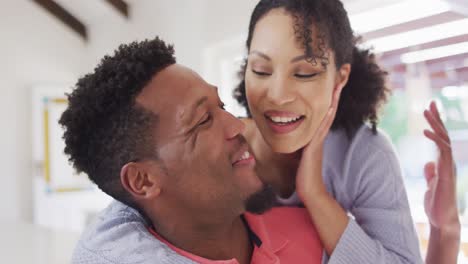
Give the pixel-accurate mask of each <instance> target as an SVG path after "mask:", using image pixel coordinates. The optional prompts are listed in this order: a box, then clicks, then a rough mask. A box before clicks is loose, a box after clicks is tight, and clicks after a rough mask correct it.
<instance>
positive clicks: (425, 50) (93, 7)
mask: <svg viewBox="0 0 468 264" xmlns="http://www.w3.org/2000/svg"><path fill="white" fill-rule="evenodd" d="M35 1H36V2H55V3H56V4H58V5H60V6H61V7H62V8H63V9H64V10H65V11H67V12H68V13H69V14H70V15H72V16H73V17H74V18H75V19H76V20H78V21H79V22H81V23H82V25H83V26H84V27H85V28H89V27H91V26H93V25H95V24H98V23H99V22H100V21H102V19H128V12H129V10H130V8H131V7H135V6H138V5H144V4H145V1H136V0H125V1H124V0H102V1H70V0H55V1H50V0H35ZM207 1H209V0H207ZM213 1H214V0H213ZM343 2H344V4H345V7H346V9H347V10H348V14H349V15H350V20H351V24H352V26H353V29H354V30H355V31H356V33H358V34H360V35H362V36H363V38H364V40H365V45H366V46H370V47H373V48H374V50H375V52H376V53H377V54H378V57H379V60H380V63H381V64H382V65H383V66H384V67H385V68H386V69H387V70H388V71H389V72H391V73H392V74H391V75H390V82H391V84H392V86H393V87H394V88H402V87H404V82H405V73H406V72H407V67H408V65H410V64H412V65H419V66H421V65H425V66H427V69H428V72H429V73H430V76H431V82H432V86H433V87H434V88H442V87H444V86H449V85H461V84H463V83H468V1H467V0H379V1H375V0H343ZM116 4H117V6H116ZM119 4H120V6H122V5H125V6H126V8H127V14H125V13H123V12H122V10H119V9H118V8H117V7H118V5H119ZM85 38H86V37H85Z"/></svg>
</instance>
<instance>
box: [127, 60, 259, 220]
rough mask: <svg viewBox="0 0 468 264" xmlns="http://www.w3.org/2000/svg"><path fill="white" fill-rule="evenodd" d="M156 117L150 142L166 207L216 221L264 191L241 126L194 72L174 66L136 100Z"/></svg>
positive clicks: (215, 89)
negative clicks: (160, 166)
mask: <svg viewBox="0 0 468 264" xmlns="http://www.w3.org/2000/svg"><path fill="white" fill-rule="evenodd" d="M136 101H137V103H138V104H140V105H142V106H143V107H144V108H146V109H148V110H150V111H152V112H153V113H155V114H156V115H157V116H158V119H157V120H158V121H157V123H156V125H155V128H154V131H153V132H154V138H155V142H156V149H157V153H158V159H159V162H160V163H162V164H163V167H164V170H163V171H165V173H163V175H162V176H161V179H160V180H161V183H160V184H161V186H162V187H161V189H162V191H161V195H160V199H161V201H163V202H164V203H165V204H167V206H172V207H177V208H179V209H183V210H189V211H193V213H197V214H207V215H213V214H214V215H216V214H222V213H224V212H227V213H235V214H237V213H242V212H243V211H244V210H245V204H246V201H247V200H248V199H249V198H250V197H251V196H252V195H253V194H255V193H258V192H259V191H260V190H262V189H263V187H264V185H263V183H262V182H261V181H260V179H259V178H258V177H257V175H256V173H255V170H254V166H255V159H254V158H253V157H252V156H249V155H250V154H249V153H250V152H249V150H248V146H247V144H246V142H245V140H244V139H243V138H242V137H241V135H240V133H241V132H242V130H243V128H244V126H243V123H242V122H241V121H239V120H238V119H236V118H235V117H234V116H232V115H231V114H229V113H228V112H226V111H224V110H223V104H222V102H221V101H220V99H219V97H218V93H217V88H216V87H214V86H212V85H209V84H208V83H206V82H205V81H204V80H203V79H201V77H200V76H198V75H197V74H196V73H195V72H193V71H192V70H190V69H188V68H185V67H183V66H181V65H177V64H175V65H172V66H169V67H167V68H166V69H164V70H163V71H161V72H159V73H158V74H157V75H156V77H155V78H153V79H152V80H151V82H150V83H149V84H148V85H147V86H146V87H145V88H144V89H143V91H142V92H141V94H139V96H138V97H137V98H136Z"/></svg>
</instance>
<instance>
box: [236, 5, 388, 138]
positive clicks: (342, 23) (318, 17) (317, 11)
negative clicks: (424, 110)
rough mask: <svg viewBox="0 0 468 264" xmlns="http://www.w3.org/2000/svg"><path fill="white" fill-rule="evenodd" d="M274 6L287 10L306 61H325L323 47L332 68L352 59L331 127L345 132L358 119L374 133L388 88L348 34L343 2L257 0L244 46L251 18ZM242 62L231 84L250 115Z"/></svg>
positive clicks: (381, 72)
mask: <svg viewBox="0 0 468 264" xmlns="http://www.w3.org/2000/svg"><path fill="white" fill-rule="evenodd" d="M278 8H283V9H284V10H286V12H288V13H289V14H291V16H292V18H293V21H294V25H293V27H294V32H295V35H296V39H297V41H298V42H299V43H301V44H302V45H303V47H304V50H305V54H306V55H307V56H308V59H307V61H309V62H310V63H313V64H317V63H321V64H322V66H324V67H326V66H327V65H328V64H329V58H328V53H327V49H328V48H330V49H331V50H332V51H333V53H334V55H335V67H336V68H337V69H338V68H339V67H341V65H343V64H345V63H350V64H351V65H352V67H351V74H350V76H349V80H348V83H347V84H346V86H345V89H343V91H342V93H341V98H340V102H339V105H338V109H337V113H336V117H335V120H334V122H333V125H332V129H340V128H342V129H345V130H346V132H347V134H348V135H349V136H350V135H352V134H353V132H354V131H355V130H356V129H357V128H359V127H360V126H361V125H362V124H363V123H364V122H370V123H371V125H372V129H373V131H374V133H376V132H377V123H378V114H379V110H380V107H381V106H382V105H383V104H384V103H385V102H386V101H387V98H388V96H389V93H390V89H389V88H387V87H386V83H385V81H386V75H387V72H385V71H384V70H382V69H381V68H380V67H379V65H378V64H377V62H376V58H375V55H374V54H373V53H372V52H371V51H370V50H368V49H360V48H358V47H357V46H356V45H357V43H358V42H359V41H360V39H359V38H357V37H355V36H354V34H353V31H352V29H351V26H350V23H349V19H348V14H347V13H346V10H345V9H344V6H343V4H342V3H341V2H340V1H339V0H261V1H260V2H259V3H258V4H257V6H256V7H255V9H254V11H253V13H252V16H251V18H250V24H249V34H248V37H247V41H246V46H247V50H248V51H249V50H250V44H251V42H252V37H253V33H254V31H255V26H256V24H257V22H258V21H259V20H260V19H261V18H262V17H263V16H265V15H266V14H267V13H268V12H269V11H271V10H273V9H278ZM312 30H317V32H316V34H315V36H316V38H315V39H312V36H313V34H312V33H313V32H312ZM246 68H247V60H244V63H243V65H242V67H241V70H240V71H239V78H240V79H241V81H240V83H239V84H238V86H237V87H236V89H235V90H234V97H235V98H236V99H237V101H238V102H239V103H240V104H241V105H243V106H244V107H245V108H246V110H247V114H248V116H249V117H251V114H250V110H249V107H248V103H247V97H246V91H245V79H244V78H245V71H246Z"/></svg>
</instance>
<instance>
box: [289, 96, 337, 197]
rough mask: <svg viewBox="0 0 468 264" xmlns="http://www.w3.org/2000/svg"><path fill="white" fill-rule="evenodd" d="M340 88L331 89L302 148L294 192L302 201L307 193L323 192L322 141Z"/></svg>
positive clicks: (333, 117)
mask: <svg viewBox="0 0 468 264" xmlns="http://www.w3.org/2000/svg"><path fill="white" fill-rule="evenodd" d="M341 90H342V88H340V87H337V88H335V90H334V91H333V96H332V102H331V105H330V108H329V109H328V111H327V113H326V114H325V117H324V118H323V120H322V122H321V123H320V126H319V128H318V129H317V131H316V132H315V134H314V136H313V137H312V140H311V141H310V142H309V143H308V144H307V145H306V146H305V147H304V148H303V150H302V157H301V161H300V163H299V168H298V170H297V174H296V192H297V194H298V195H299V197H300V198H301V199H302V200H303V201H304V199H305V198H306V197H305V196H307V195H312V196H315V195H317V194H325V193H326V189H325V185H324V184H323V181H322V159H323V143H324V141H325V138H326V137H327V135H328V132H329V131H330V128H331V126H332V124H333V121H334V120H335V116H336V111H337V109H338V102H339V100H340V94H341Z"/></svg>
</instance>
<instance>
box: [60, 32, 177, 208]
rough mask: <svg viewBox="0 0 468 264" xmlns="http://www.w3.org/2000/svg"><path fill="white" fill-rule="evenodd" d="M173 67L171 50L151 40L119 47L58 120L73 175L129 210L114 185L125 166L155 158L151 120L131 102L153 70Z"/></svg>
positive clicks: (82, 85)
mask: <svg viewBox="0 0 468 264" xmlns="http://www.w3.org/2000/svg"><path fill="white" fill-rule="evenodd" d="M175 62H176V59H175V57H174V49H173V47H172V46H171V45H166V43H164V42H163V41H162V40H161V39H159V38H158V37H156V38H155V39H152V40H145V41H141V42H132V43H130V44H127V45H121V46H120V47H119V48H118V49H117V50H116V51H115V53H114V55H112V56H105V57H104V58H103V59H102V60H101V62H100V63H99V64H98V66H97V67H96V68H95V69H94V72H92V73H90V74H87V75H85V76H84V77H82V78H80V79H79V80H78V82H77V84H76V88H75V90H74V91H73V92H72V93H71V94H68V95H67V96H68V103H69V104H68V107H67V109H66V110H65V112H64V113H63V114H62V116H61V118H60V121H59V123H60V125H62V127H63V128H64V130H65V132H64V135H63V139H64V140H65V153H66V154H67V155H69V161H70V162H71V163H72V164H73V166H74V168H75V169H76V170H77V171H79V172H85V173H86V174H87V175H88V176H89V178H90V179H91V180H92V181H93V182H94V183H96V184H97V185H98V187H99V188H100V189H101V190H102V191H104V192H105V193H107V194H109V195H110V196H112V197H114V198H115V199H117V200H119V201H121V202H124V203H126V204H129V205H133V202H132V199H131V197H130V195H129V194H128V192H126V191H125V189H124V188H123V186H122V184H121V182H120V170H121V168H122V167H123V166H124V165H125V164H126V163H128V162H131V161H136V160H142V159H147V158H154V159H156V158H157V153H156V151H155V144H156V142H154V140H153V137H152V134H151V131H152V129H151V128H153V126H154V125H155V124H156V122H157V115H156V114H154V113H152V112H150V111H149V110H146V109H144V108H143V107H142V106H139V105H138V104H136V102H135V99H136V97H137V96H138V95H139V94H140V92H141V91H142V90H143V88H144V87H145V86H146V85H147V84H148V83H149V81H150V80H151V79H152V78H153V77H154V76H155V74H157V73H158V72H159V71H161V70H163V69H164V68H166V67H167V66H169V65H172V64H174V63H175Z"/></svg>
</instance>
